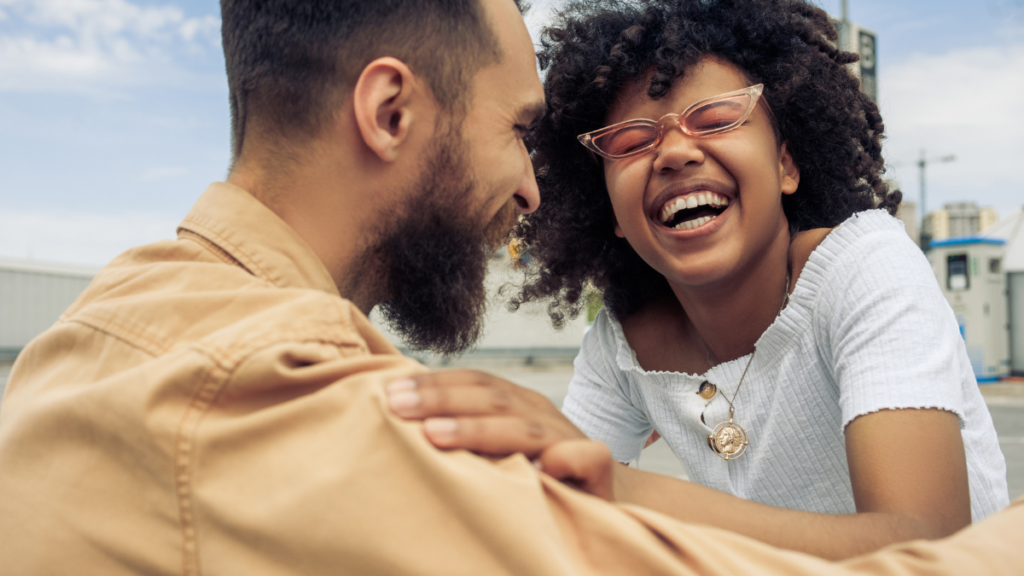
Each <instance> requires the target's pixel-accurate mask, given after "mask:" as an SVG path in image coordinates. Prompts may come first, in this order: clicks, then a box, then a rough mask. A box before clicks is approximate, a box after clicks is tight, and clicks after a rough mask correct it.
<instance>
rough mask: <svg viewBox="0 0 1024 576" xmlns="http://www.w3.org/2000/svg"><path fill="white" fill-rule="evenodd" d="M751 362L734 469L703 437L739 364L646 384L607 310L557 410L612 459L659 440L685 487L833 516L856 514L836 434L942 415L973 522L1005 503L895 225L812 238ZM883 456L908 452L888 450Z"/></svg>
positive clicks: (985, 427) (719, 414)
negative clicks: (867, 423) (889, 412)
mask: <svg viewBox="0 0 1024 576" xmlns="http://www.w3.org/2000/svg"><path fill="white" fill-rule="evenodd" d="M756 349H757V353H756V354H755V355H754V360H753V362H752V363H751V365H750V370H749V372H748V373H747V377H746V381H745V382H744V384H743V387H742V388H741V389H740V391H739V395H738V396H737V397H736V400H735V406H736V417H735V421H736V423H738V424H740V425H741V426H743V427H744V428H745V429H746V430H747V434H748V437H749V440H750V446H749V448H748V449H747V452H746V454H744V455H743V456H742V457H741V458H739V459H737V460H732V461H729V462H727V461H725V460H722V459H721V458H719V457H718V456H717V455H715V454H714V453H713V452H712V451H711V450H710V449H709V448H708V443H707V436H708V434H709V433H710V432H711V428H712V427H714V426H715V425H716V424H717V423H719V422H722V421H726V420H728V419H729V405H728V402H727V401H726V400H725V398H724V397H723V396H724V395H728V397H730V398H731V397H732V395H733V393H734V392H735V391H736V385H737V383H738V382H739V379H740V375H741V374H742V373H743V369H744V367H745V366H746V365H747V361H748V360H749V359H750V356H749V355H748V356H744V357H742V358H738V359H736V360H733V361H731V362H726V363H724V364H719V365H717V366H715V367H713V368H712V369H711V370H709V371H708V372H707V373H706V374H703V375H694V374H680V373H676V372H647V371H644V370H643V369H642V368H641V367H640V366H639V365H638V364H637V362H636V360H635V358H636V356H635V354H634V352H633V350H632V349H631V348H630V347H629V344H628V343H627V342H626V338H625V336H624V334H623V332H622V326H621V325H620V324H619V322H618V321H617V320H616V319H615V318H614V317H613V316H612V315H611V314H609V313H608V312H607V311H606V310H601V312H600V313H599V314H598V316H597V319H596V320H595V322H594V326H593V327H592V328H591V329H590V330H589V331H588V332H587V334H586V336H585V337H584V339H583V345H582V348H581V350H580V354H579V356H578V357H577V358H576V362H575V365H576V370H575V374H574V376H573V380H572V383H571V384H570V385H569V393H568V396H567V397H566V399H565V404H564V406H563V410H564V412H565V414H566V415H567V416H568V417H569V418H570V419H571V420H572V421H573V422H574V423H575V424H576V425H577V426H579V427H580V429H581V430H583V432H585V433H586V434H587V435H588V436H590V437H591V438H594V439H596V440H600V441H602V442H605V443H607V444H608V446H609V447H610V448H611V450H612V454H613V455H614V456H615V458H616V459H618V460H620V461H622V462H629V461H632V460H635V459H637V458H638V457H639V455H640V451H641V449H642V447H643V444H644V440H645V439H646V438H647V436H648V435H649V434H650V433H651V431H652V430H653V429H657V430H658V432H659V433H661V435H662V437H664V439H665V441H667V442H668V444H669V446H670V447H671V448H672V451H673V452H675V454H676V456H678V457H679V459H680V460H681V461H682V463H683V465H684V466H685V467H686V469H687V471H688V473H689V477H690V480H691V481H693V482H697V483H699V484H703V485H705V486H709V487H711V488H715V489H718V490H722V491H724V492H728V493H730V494H735V495H736V496H739V497H741V498H746V499H749V500H754V501H757V502H762V503H764V504H769V505H772V506H782V507H785V508H793V509H798V510H807V511H811V512H822V513H831V514H843V513H853V512H856V508H855V506H854V502H853V492H852V489H851V487H850V473H849V469H848V468H847V463H846V449H845V441H844V437H843V430H844V429H845V427H846V425H847V424H849V423H850V422H851V421H852V420H853V419H854V418H856V417H857V416H860V415H863V414H868V413H870V412H875V411H878V410H881V409H884V408H940V409H943V410H949V411H950V412H953V413H955V414H956V415H957V416H958V417H959V419H960V427H961V433H962V435H963V440H964V447H965V449H966V453H967V471H968V478H969V481H970V489H971V511H972V515H973V518H974V520H975V521H977V520H981V519H982V518H985V517H986V516H988V515H990V514H992V513H993V512H996V511H998V510H1000V509H1002V508H1004V507H1006V506H1007V505H1008V504H1009V497H1008V494H1007V488H1006V463H1005V461H1004V459H1003V454H1002V452H1001V451H1000V449H999V440H998V438H997V436H996V431H995V428H994V427H993V425H992V418H991V416H990V415H989V412H988V408H987V407H986V406H985V402H984V400H983V399H982V396H981V393H980V392H979V390H978V384H977V382H976V381H975V379H974V373H973V371H972V369H971V363H970V361H969V360H968V358H967V351H966V349H965V347H964V342H963V339H962V338H961V336H960V332H959V327H958V325H957V322H956V319H955V317H954V315H953V311H952V310H951V309H950V307H949V305H948V304H947V303H946V300H945V299H944V298H943V296H942V293H941V292H940V290H939V286H938V284H937V282H936V280H935V276H934V275H933V274H932V270H931V268H930V266H929V265H928V262H927V260H926V259H925V257H924V255H923V254H922V253H921V251H920V250H919V249H918V248H917V246H915V245H914V244H913V243H912V242H911V241H910V238H909V237H908V236H907V234H906V232H905V231H904V229H903V224H902V223H900V222H899V221H898V220H896V219H895V218H893V217H892V216H890V215H889V214H888V213H886V212H885V211H882V210H871V211H868V212H862V213H859V214H856V215H854V216H853V217H851V218H850V219H849V220H847V221H846V222H844V223H843V224H842V225H841V226H839V227H838V228H836V229H835V230H833V231H832V232H831V233H830V234H829V235H828V236H827V237H826V238H825V240H824V241H823V242H822V243H821V244H820V245H819V246H818V248H817V249H816V250H815V251H814V252H813V253H812V254H811V257H810V259H809V260H808V262H807V264H806V266H805V267H804V269H803V271H802V272H801V274H800V278H799V279H798V281H797V284H796V286H795V289H794V291H793V294H792V296H791V298H790V301H789V305H788V306H786V308H785V309H784V310H783V311H782V313H781V314H780V315H779V317H778V318H777V319H776V320H775V322H774V323H773V324H772V325H771V326H769V327H768V329H767V330H765V332H764V334H762V335H761V337H760V338H759V339H758V341H757V344H756ZM704 380H708V381H710V382H712V383H714V384H716V385H717V386H718V393H717V394H716V395H715V396H714V397H713V398H712V399H711V400H710V401H705V400H704V399H702V398H701V397H700V395H698V393H697V389H698V388H699V386H700V384H701V382H703V381H704ZM701 412H704V418H705V421H706V422H707V424H704V423H703V422H701V419H700V415H701ZM893 448H894V449H897V450H911V449H913V447H912V446H902V445H900V442H899V438H894V439H893Z"/></svg>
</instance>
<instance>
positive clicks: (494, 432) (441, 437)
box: [386, 370, 585, 458]
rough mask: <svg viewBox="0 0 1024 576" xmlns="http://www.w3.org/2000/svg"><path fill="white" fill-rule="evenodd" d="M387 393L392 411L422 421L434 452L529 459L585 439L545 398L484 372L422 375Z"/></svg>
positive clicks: (398, 383) (395, 384) (396, 384)
mask: <svg viewBox="0 0 1024 576" xmlns="http://www.w3.org/2000/svg"><path fill="white" fill-rule="evenodd" d="M386 391H387V395H388V405H389V407H390V408H391V411H392V412H394V413H395V414H396V415H398V416H400V417H402V418H406V419H415V420H423V421H424V426H423V430H424V434H425V435H426V437H427V439H428V440H430V441H431V443H433V444H434V445H435V446H437V447H438V448H444V449H456V448H462V449H466V450H470V451H472V452H476V453H478V454H487V455H491V456H506V455H509V454H514V453H517V452H521V453H523V454H526V455H527V456H529V457H531V458H533V457H535V456H537V455H538V454H540V453H541V452H542V451H543V450H544V449H545V448H546V447H548V446H550V445H552V444H554V443H556V442H561V441H563V440H567V439H570V438H585V436H584V435H583V433H582V432H580V431H579V429H578V428H576V426H575V425H573V424H572V422H570V421H569V420H568V419H567V418H566V417H565V416H564V415H562V413H561V411H559V410H558V408H556V407H555V405H554V404H552V403H551V401H549V400H548V399H547V398H545V397H544V396H542V395H540V394H538V393H536V392H533V391H532V390H527V389H525V388H522V387H520V386H517V385H515V384H513V383H511V382H509V381H507V380H503V379H501V378H498V377H496V376H492V375H490V374H486V373H484V372H479V371H475V370H452V371H448V372H436V373H433V374H423V375H420V376H416V377H413V378H408V379H405V380H399V381H396V382H392V383H391V384H389V385H388V386H387V389H386Z"/></svg>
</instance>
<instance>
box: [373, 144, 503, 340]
mask: <svg viewBox="0 0 1024 576" xmlns="http://www.w3.org/2000/svg"><path fill="white" fill-rule="evenodd" d="M415 186H416V188H417V190H414V191H410V193H408V194H403V195H402V196H403V197H404V198H409V199H410V200H409V201H407V202H406V203H405V206H404V212H403V214H402V215H400V216H399V217H398V218H397V221H392V222H391V223H390V224H389V225H387V226H386V227H385V232H384V233H383V234H382V235H380V236H378V238H379V241H378V242H377V244H376V245H375V246H374V247H373V248H372V249H371V251H370V253H369V254H368V256H370V258H369V260H370V261H374V262H376V263H377V265H380V266H382V267H383V271H384V273H385V275H386V276H384V277H383V278H381V280H382V281H383V284H384V286H385V292H384V299H383V301H382V302H381V303H380V304H379V309H380V312H381V315H382V316H383V318H384V320H385V321H386V322H387V323H388V324H389V326H390V327H391V329H392V330H394V331H395V332H397V333H398V334H399V335H400V336H401V337H402V338H403V339H404V340H405V343H406V345H407V346H409V348H411V349H413V350H424V351H426V350H429V351H434V352H436V353H439V354H443V355H445V356H450V355H453V354H458V353H460V352H464V351H465V350H467V349H468V348H470V347H471V346H473V345H474V344H475V343H476V342H477V340H478V339H479V337H480V333H481V329H482V327H483V320H484V312H485V311H486V305H487V292H486V289H485V287H484V277H485V275H486V273H487V262H488V260H490V258H491V256H492V255H493V254H494V252H495V250H497V248H498V247H499V246H500V245H501V244H502V243H503V242H504V241H506V240H507V238H508V235H509V231H510V230H511V228H512V225H513V224H515V220H516V216H517V212H518V211H517V209H516V204H515V202H514V201H513V200H509V202H508V203H507V204H506V205H505V206H503V207H502V209H501V210H500V211H499V212H498V214H497V215H495V216H494V218H493V219H492V220H491V221H490V222H489V223H488V224H487V225H486V226H484V225H482V224H481V220H482V218H483V216H482V215H481V214H479V212H478V210H476V209H474V206H473V198H474V194H473V191H474V183H473V180H472V178H470V176H469V173H468V170H467V166H466V150H465V145H464V143H463V141H462V139H461V138H460V137H459V136H458V135H457V134H455V131H454V130H452V131H449V132H448V133H447V135H444V136H442V137H439V138H438V139H437V141H436V148H435V151H434V153H433V154H431V155H429V159H428V162H427V164H426V166H425V167H424V169H423V171H422V175H421V177H420V180H419V182H417V183H416V185H415ZM357 281H358V280H357Z"/></svg>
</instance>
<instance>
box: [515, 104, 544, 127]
mask: <svg viewBox="0 0 1024 576" xmlns="http://www.w3.org/2000/svg"><path fill="white" fill-rule="evenodd" d="M545 112H547V105H546V104H545V103H544V101H543V100H541V101H539V102H531V103H530V104H527V105H525V106H523V107H522V108H520V109H519V112H518V113H517V114H516V118H518V119H519V123H520V124H522V125H524V126H531V125H533V124H534V123H536V122H537V121H538V120H540V119H541V117H543V116H544V113H545Z"/></svg>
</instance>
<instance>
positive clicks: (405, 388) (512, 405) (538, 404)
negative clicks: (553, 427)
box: [387, 370, 557, 419]
mask: <svg viewBox="0 0 1024 576" xmlns="http://www.w3.org/2000/svg"><path fill="white" fill-rule="evenodd" d="M387 393H388V404H389V406H390V408H391V411H392V412H394V413H395V414H397V415H399V416H401V417H403V418H411V419H423V418H429V417H437V416H483V415H502V414H527V413H531V412H534V411H536V410H543V411H547V412H556V411H557V408H555V406H554V405H553V404H551V402H550V401H549V400H548V399H547V398H545V397H544V396H542V395H540V394H538V393H536V392H533V391H532V390H527V389H525V388H522V387H520V386H516V385H515V384H513V383H511V382H508V381H507V380H503V379H501V378H498V377H496V376H492V375H490V374H486V373H484V372H478V371H475V370H452V371H449V372H437V373H433V374H423V375H420V376H416V377H413V378H409V379H405V380H399V381H396V382H392V383H391V384H389V385H388V386H387Z"/></svg>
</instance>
